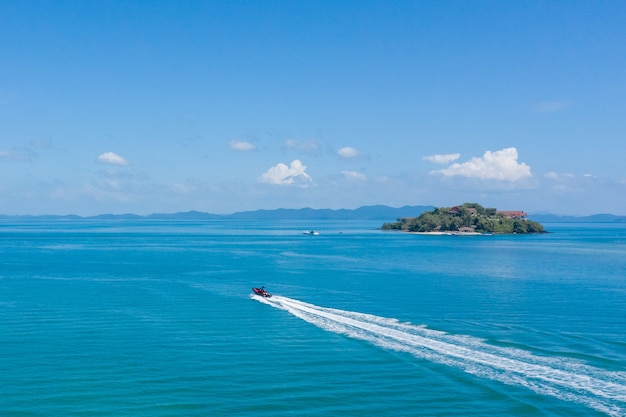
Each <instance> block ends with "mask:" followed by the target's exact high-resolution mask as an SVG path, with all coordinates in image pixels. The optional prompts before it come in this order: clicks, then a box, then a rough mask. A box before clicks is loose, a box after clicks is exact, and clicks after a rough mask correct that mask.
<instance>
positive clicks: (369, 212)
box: [0, 205, 626, 223]
mask: <svg viewBox="0 0 626 417" xmlns="http://www.w3.org/2000/svg"><path fill="white" fill-rule="evenodd" d="M434 208H435V207H434V206H404V207H399V208H394V207H389V206H384V205H375V206H363V207H359V208H357V209H338V210H333V209H312V208H308V207H307V208H301V209H275V210H254V211H241V212H236V213H233V214H211V213H204V212H201V211H186V212H180V213H169V214H168V213H155V214H150V215H147V216H140V215H137V214H100V215H97V216H77V215H73V214H70V215H41V216H26V215H16V216H10V215H0V219H21V220H27V219H33V220H35V219H40V220H54V219H59V220H61V219H66V220H72V219H96V220H139V219H152V220H217V219H234V220H281V219H282V220H380V221H395V220H396V219H398V218H401V217H417V216H419V215H420V214H422V213H423V212H425V211H430V210H433V209H434ZM528 218H529V219H531V220H534V221H536V222H540V223H622V222H626V216H616V215H614V214H594V215H592V216H581V217H576V216H559V215H555V214H529V216H528Z"/></svg>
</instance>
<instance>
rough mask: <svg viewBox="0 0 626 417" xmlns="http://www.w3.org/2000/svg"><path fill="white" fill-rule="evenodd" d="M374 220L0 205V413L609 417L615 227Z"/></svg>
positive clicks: (625, 314)
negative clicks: (468, 230)
mask: <svg viewBox="0 0 626 417" xmlns="http://www.w3.org/2000/svg"><path fill="white" fill-rule="evenodd" d="M378 226H380V222H329V221H323V222H316V223H315V224H310V223H303V222H295V221H294V222H263V223H255V222H236V221H227V220H221V221H207V222H182V221H179V222H174V221H172V222H158V221H148V220H142V221H96V220H83V221H78V220H73V221H21V222H10V221H3V222H2V223H0V257H1V258H0V259H1V263H0V335H1V338H0V415H2V416H60V415H63V416H207V415H231V416H264V415H266V416H321V415H328V416H361V415H388V416H416V415H424V416H433V415H440V416H484V415H489V414H494V415H510V416H593V415H598V416H602V415H611V416H624V415H626V225H614V224H611V225H608V224H583V225H578V224H577V225H574V224H548V225H545V226H546V227H547V229H548V230H550V231H551V232H552V233H549V234H543V235H532V236H521V235H518V236H423V235H409V234H402V233H393V232H381V231H378V230H376V228H377V227H378ZM311 228H315V229H316V230H319V231H320V235H319V236H307V235H303V234H302V230H304V229H311ZM259 285H265V286H266V288H267V289H268V290H269V291H270V292H272V293H273V294H274V297H272V298H271V299H268V300H265V299H261V298H259V297H255V296H252V295H251V287H252V286H259Z"/></svg>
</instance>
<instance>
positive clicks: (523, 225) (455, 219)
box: [381, 203, 545, 234]
mask: <svg viewBox="0 0 626 417" xmlns="http://www.w3.org/2000/svg"><path fill="white" fill-rule="evenodd" d="M381 229H382V230H401V231H405V232H475V233H503V234H504V233H520V234H523V233H544V232H545V230H544V228H543V226H542V225H541V224H540V223H538V222H535V221H532V220H528V219H526V217H525V214H524V215H523V216H522V215H516V214H515V213H511V212H499V211H497V210H496V209H495V208H485V207H483V206H481V205H480V204H476V203H465V204H463V205H461V206H454V207H438V208H436V209H434V210H432V211H427V212H424V213H422V214H420V215H419V216H418V217H408V218H401V219H397V221H396V222H393V223H385V224H383V225H382V227H381Z"/></svg>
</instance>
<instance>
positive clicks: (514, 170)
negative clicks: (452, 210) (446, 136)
mask: <svg viewBox="0 0 626 417" xmlns="http://www.w3.org/2000/svg"><path fill="white" fill-rule="evenodd" d="M435 156H436V155H435ZM517 158H518V155H517V149H516V148H506V149H502V150H500V151H495V152H491V151H486V152H485V153H484V155H483V156H482V157H480V158H478V157H473V158H472V159H470V160H469V161H467V162H463V163H454V164H452V165H450V166H449V167H447V168H444V169H439V170H436V171H431V174H440V175H443V176H444V177H456V176H458V177H465V178H478V179H481V180H500V181H510V182H515V181H519V180H522V179H525V178H529V177H531V176H532V174H531V172H530V167H529V166H528V165H526V164H525V163H523V162H522V163H519V162H517ZM435 159H437V158H435Z"/></svg>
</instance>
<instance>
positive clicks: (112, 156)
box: [98, 152, 128, 165]
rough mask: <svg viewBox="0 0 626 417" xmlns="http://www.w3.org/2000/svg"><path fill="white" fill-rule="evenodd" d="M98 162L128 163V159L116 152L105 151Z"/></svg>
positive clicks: (111, 163)
mask: <svg viewBox="0 0 626 417" xmlns="http://www.w3.org/2000/svg"><path fill="white" fill-rule="evenodd" d="M98 162H101V163H103V164H109V165H128V161H127V160H126V159H124V158H122V157H121V156H119V155H118V154H116V153H115V152H105V153H103V154H102V155H100V156H99V157H98Z"/></svg>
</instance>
